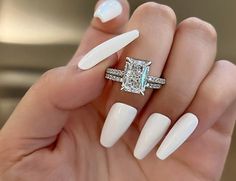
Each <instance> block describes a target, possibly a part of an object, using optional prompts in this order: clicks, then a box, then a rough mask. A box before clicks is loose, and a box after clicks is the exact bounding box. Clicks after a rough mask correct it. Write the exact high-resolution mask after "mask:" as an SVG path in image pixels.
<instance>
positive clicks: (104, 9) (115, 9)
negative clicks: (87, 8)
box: [94, 0, 122, 23]
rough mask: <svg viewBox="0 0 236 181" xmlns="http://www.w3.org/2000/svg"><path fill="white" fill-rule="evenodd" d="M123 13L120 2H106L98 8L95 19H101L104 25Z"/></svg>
mask: <svg viewBox="0 0 236 181" xmlns="http://www.w3.org/2000/svg"><path fill="white" fill-rule="evenodd" d="M121 13H122V5H121V4H120V2H119V1H118V0H105V1H104V2H103V3H102V4H100V5H99V6H98V8H97V9H96V11H95V13H94V17H97V18H99V19H100V20H101V21H102V22H103V23H105V22H107V21H110V20H112V19H114V18H116V17H117V16H119V15H120V14H121Z"/></svg>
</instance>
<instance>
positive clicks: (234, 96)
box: [187, 60, 236, 136]
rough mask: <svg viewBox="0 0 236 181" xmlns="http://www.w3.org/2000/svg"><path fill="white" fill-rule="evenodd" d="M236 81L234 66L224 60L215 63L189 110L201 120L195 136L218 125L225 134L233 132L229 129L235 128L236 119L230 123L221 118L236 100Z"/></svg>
mask: <svg viewBox="0 0 236 181" xmlns="http://www.w3.org/2000/svg"><path fill="white" fill-rule="evenodd" d="M235 80H236V66H235V65H234V64H232V63H230V62H228V61H224V60H221V61H218V62H216V63H215V66H214V67H213V69H212V71H211V72H210V73H209V75H208V76H207V78H206V79H205V80H204V81H203V83H202V84H201V86H200V88H199V90H198V93H197V95H196V97H195V99H194V101H193V102H192V104H191V105H190V107H189V108H188V110H187V111H188V112H192V113H194V114H195V115H197V116H198V118H199V125H198V128H197V130H196V131H195V133H194V135H193V136H198V135H201V134H203V133H204V132H205V131H206V130H208V129H209V128H210V127H212V126H213V125H218V130H221V131H223V130H224V132H230V130H232V128H229V127H232V126H233V124H234V121H235V120H234V119H236V118H234V119H232V118H231V119H229V120H230V122H229V121H227V122H226V121H225V120H223V119H220V118H221V117H222V115H223V114H224V113H225V112H227V110H228V109H229V107H231V106H232V104H233V103H234V102H235V100H236V84H235ZM231 116H233V115H232V114H231ZM220 122H221V124H220ZM222 122H224V123H223V124H222ZM229 125H230V126H229ZM219 126H220V127H219ZM231 132H232V131H231ZM222 133H223V132H222Z"/></svg>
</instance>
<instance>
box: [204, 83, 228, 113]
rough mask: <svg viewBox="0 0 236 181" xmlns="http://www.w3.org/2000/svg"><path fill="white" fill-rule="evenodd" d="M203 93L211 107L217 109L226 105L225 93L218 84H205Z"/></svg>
mask: <svg viewBox="0 0 236 181" xmlns="http://www.w3.org/2000/svg"><path fill="white" fill-rule="evenodd" d="M201 94H202V96H203V98H204V100H205V101H206V102H207V104H208V107H209V108H210V107H211V108H215V109H216V110H217V109H218V108H219V109H220V108H221V107H223V105H225V99H224V93H223V92H222V91H221V90H220V89H218V87H217V86H211V85H208V86H204V87H203V88H202V89H201Z"/></svg>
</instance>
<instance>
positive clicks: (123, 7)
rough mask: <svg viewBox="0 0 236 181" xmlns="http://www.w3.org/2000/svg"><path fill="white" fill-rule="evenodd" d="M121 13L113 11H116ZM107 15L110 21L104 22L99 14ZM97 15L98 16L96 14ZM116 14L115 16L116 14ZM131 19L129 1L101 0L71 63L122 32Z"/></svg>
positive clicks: (74, 62)
mask: <svg viewBox="0 0 236 181" xmlns="http://www.w3.org/2000/svg"><path fill="white" fill-rule="evenodd" d="M117 9H118V12H119V13H115V14H114V13H113V12H114V11H116V12H117ZM96 12H99V15H100V17H105V18H106V19H109V21H106V22H102V21H101V19H100V18H98V17H96V16H98V13H96ZM95 15H96V16H95ZM114 15H115V16H114ZM128 20H129V3H128V1H127V0H100V1H98V2H97V4H96V7H95V13H94V18H93V19H92V21H91V24H90V26H89V28H88V29H87V31H86V33H85V35H84V36H83V39H82V40H81V42H80V46H79V49H78V50H77V52H76V54H75V55H74V57H73V58H72V60H71V61H70V64H77V63H78V61H79V60H80V59H81V57H82V56H83V55H85V54H86V53H87V52H88V51H89V50H90V49H92V48H93V47H95V46H97V45H98V44H100V43H102V42H104V41H106V40H108V39H110V38H112V37H114V36H116V35H117V34H120V33H122V32H123V31H124V27H125V26H126V24H127V22H128Z"/></svg>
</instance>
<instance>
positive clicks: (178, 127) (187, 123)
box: [156, 113, 198, 160]
mask: <svg viewBox="0 0 236 181" xmlns="http://www.w3.org/2000/svg"><path fill="white" fill-rule="evenodd" d="M197 125H198V118H197V117H196V116H195V115H194V114H192V113H186V114H184V115H183V116H182V117H181V118H180V119H179V120H178V121H177V122H176V123H175V125H174V126H173V128H172V129H171V130H170V132H169V133H168V134H167V136H166V137H165V139H164V141H163V142H162V144H161V146H160V147H159V149H158V150H157V153H156V155H157V157H158V158H160V159H161V160H164V159H166V158H167V157H168V156H169V155H171V154H172V153H173V152H174V151H176V150H177V149H178V148H179V147H180V146H181V145H182V144H183V143H184V142H185V141H186V140H187V139H188V138H189V136H190V135H191V134H192V133H193V132H194V130H195V129H196V127H197Z"/></svg>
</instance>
